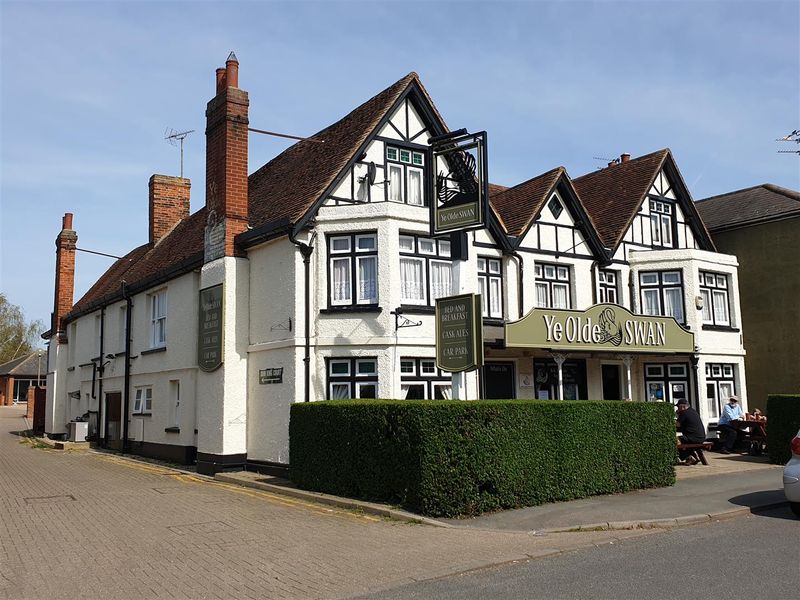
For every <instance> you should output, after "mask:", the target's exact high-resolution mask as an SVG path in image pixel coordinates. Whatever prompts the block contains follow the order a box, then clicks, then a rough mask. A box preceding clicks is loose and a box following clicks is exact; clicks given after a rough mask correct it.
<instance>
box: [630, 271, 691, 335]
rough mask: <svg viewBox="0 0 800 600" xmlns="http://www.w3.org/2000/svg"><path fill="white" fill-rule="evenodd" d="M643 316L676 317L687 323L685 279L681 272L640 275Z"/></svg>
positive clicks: (651, 272) (655, 272)
mask: <svg viewBox="0 0 800 600" xmlns="http://www.w3.org/2000/svg"><path fill="white" fill-rule="evenodd" d="M639 288H640V291H641V300H642V314H645V315H653V316H657V317H675V320H676V321H678V323H685V322H686V318H685V313H684V310H683V278H682V276H681V272H680V271H649V272H644V273H639Z"/></svg>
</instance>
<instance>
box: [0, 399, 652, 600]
mask: <svg viewBox="0 0 800 600" xmlns="http://www.w3.org/2000/svg"><path fill="white" fill-rule="evenodd" d="M25 427H26V424H25V421H24V420H23V419H22V410H21V409H19V408H16V407H0V599H3V600H5V599H9V600H10V599H18V598H20V599H22V598H50V597H59V598H101V597H106V598H114V599H115V600H124V599H126V598H135V599H137V600H139V599H148V598H176V599H179V598H343V597H348V596H352V595H356V594H363V593H367V592H376V591H380V590H386V589H389V588H393V587H397V586H399V585H403V584H407V583H412V582H415V581H424V580H429V579H435V578H438V577H442V576H446V575H452V574H456V573H462V572H466V571H470V570H474V569H479V568H483V567H486V566H489V565H497V564H505V563H509V562H512V561H525V560H529V559H531V558H536V557H540V556H549V555H553V554H556V553H559V552H564V551H569V550H574V549H576V548H580V547H587V546H593V545H599V544H606V543H611V542H614V541H617V540H620V539H625V538H629V537H636V536H643V535H658V532H657V530H647V531H642V530H638V531H614V532H582V533H563V534H548V535H533V534H531V533H525V532H494V531H476V530H469V529H444V528H437V527H428V526H423V525H410V524H406V523H400V522H396V521H385V520H381V519H378V518H376V517H371V516H366V515H363V514H356V513H351V512H347V511H343V510H337V509H332V508H330V507H325V506H321V505H318V504H315V503H312V502H306V501H301V500H294V499H290V498H287V497H282V496H278V495H274V494H270V493H265V492H259V491H255V490H250V489H245V488H241V487H238V486H235V485H229V484H221V483H217V482H214V481H213V480H210V479H207V478H203V477H199V476H194V475H188V474H182V473H179V472H176V471H174V470H171V469H167V468H163V467H159V466H157V465H148V464H144V463H139V462H135V461H130V460H127V459H124V458H119V457H116V456H113V455H108V454H103V453H96V452H91V451H63V450H51V449H43V448H36V447H34V446H33V445H32V444H31V442H30V441H29V440H27V439H25V438H22V437H19V436H17V435H14V433H12V432H15V431H19V430H23V429H25Z"/></svg>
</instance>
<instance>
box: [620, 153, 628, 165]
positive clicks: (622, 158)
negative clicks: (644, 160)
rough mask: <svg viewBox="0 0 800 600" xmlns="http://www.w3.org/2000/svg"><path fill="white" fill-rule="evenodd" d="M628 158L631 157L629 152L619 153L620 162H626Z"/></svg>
mask: <svg viewBox="0 0 800 600" xmlns="http://www.w3.org/2000/svg"><path fill="white" fill-rule="evenodd" d="M630 159H631V155H630V154H628V153H627V152H623V153H622V154H620V155H619V161H620V162H621V163H626V162H628V161H629V160H630Z"/></svg>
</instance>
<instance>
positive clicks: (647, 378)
mask: <svg viewBox="0 0 800 600" xmlns="http://www.w3.org/2000/svg"><path fill="white" fill-rule="evenodd" d="M676 366H681V367H683V374H682V375H675V374H673V373H671V372H670V367H676ZM651 367H660V368H661V375H651V374H649V373H648V369H650V368H651ZM642 372H643V373H644V395H645V401H646V402H651V400H650V398H649V394H650V389H649V384H650V383H663V384H664V398H663V399H661V400H658V402H670V403H672V404H675V402H676V400H675V398H673V397H672V384H673V383H683V384H685V386H686V387H685V392H686V400H687V401H688V402H689V405H690V406H693V407H696V406H697V399H695V398H693V397H692V385H691V384H692V370H691V367H690V366H689V363H688V362H685V363H683V362H661V363H659V362H655V363H644V364H643V365H642Z"/></svg>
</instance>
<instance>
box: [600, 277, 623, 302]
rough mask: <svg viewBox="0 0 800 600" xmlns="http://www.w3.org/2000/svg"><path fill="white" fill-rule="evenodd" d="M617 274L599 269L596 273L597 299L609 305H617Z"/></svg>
mask: <svg viewBox="0 0 800 600" xmlns="http://www.w3.org/2000/svg"><path fill="white" fill-rule="evenodd" d="M618 282H619V272H618V271H609V270H606V269H600V270H599V271H598V272H597V291H598V294H597V298H598V300H599V301H600V302H601V303H603V302H608V303H609V304H619V288H618Z"/></svg>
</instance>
